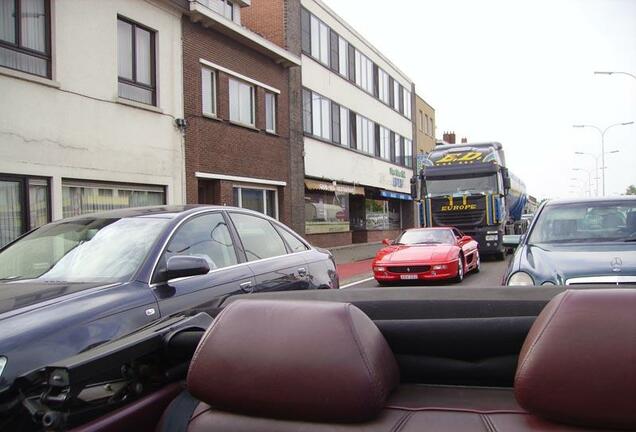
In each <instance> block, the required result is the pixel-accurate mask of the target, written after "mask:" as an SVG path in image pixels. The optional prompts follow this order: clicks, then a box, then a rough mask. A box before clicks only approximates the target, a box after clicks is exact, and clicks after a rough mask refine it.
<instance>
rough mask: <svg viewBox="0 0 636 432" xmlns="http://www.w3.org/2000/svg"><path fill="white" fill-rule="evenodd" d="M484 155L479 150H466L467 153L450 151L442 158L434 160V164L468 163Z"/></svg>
mask: <svg viewBox="0 0 636 432" xmlns="http://www.w3.org/2000/svg"><path fill="white" fill-rule="evenodd" d="M483 157H484V154H483V153H480V152H474V151H471V152H467V153H451V154H447V155H445V156H444V157H443V158H441V159H439V160H438V161H437V162H435V164H436V165H440V164H452V163H469V162H475V161H478V160H480V159H482V158H483Z"/></svg>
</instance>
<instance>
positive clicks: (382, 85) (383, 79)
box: [378, 69, 390, 104]
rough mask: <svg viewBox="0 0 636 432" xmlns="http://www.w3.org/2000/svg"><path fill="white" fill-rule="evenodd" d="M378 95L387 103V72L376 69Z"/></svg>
mask: <svg viewBox="0 0 636 432" xmlns="http://www.w3.org/2000/svg"><path fill="white" fill-rule="evenodd" d="M378 97H379V98H380V100H381V101H382V102H384V103H385V104H389V101H390V99H389V74H388V73H386V72H384V71H383V70H382V69H378Z"/></svg>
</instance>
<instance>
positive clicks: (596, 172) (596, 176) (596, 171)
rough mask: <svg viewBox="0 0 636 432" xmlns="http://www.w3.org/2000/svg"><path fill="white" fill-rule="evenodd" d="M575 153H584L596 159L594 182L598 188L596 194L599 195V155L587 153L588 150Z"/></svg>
mask: <svg viewBox="0 0 636 432" xmlns="http://www.w3.org/2000/svg"><path fill="white" fill-rule="evenodd" d="M574 154H576V155H583V156H590V157H591V158H592V159H594V174H595V177H594V184H595V185H596V187H595V189H596V196H598V181H599V176H598V155H596V154H594V153H586V152H578V151H577V152H574Z"/></svg>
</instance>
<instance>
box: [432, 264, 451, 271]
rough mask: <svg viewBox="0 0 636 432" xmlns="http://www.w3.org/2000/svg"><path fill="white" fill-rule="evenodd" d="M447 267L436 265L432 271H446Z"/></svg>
mask: <svg viewBox="0 0 636 432" xmlns="http://www.w3.org/2000/svg"><path fill="white" fill-rule="evenodd" d="M447 268H448V266H447V265H446V264H438V265H434V266H433V270H446V269H447Z"/></svg>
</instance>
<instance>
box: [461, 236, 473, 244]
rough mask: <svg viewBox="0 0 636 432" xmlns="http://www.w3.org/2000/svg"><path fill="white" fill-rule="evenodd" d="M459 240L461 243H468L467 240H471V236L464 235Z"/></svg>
mask: <svg viewBox="0 0 636 432" xmlns="http://www.w3.org/2000/svg"><path fill="white" fill-rule="evenodd" d="M461 241H462V243H468V242H469V241H473V238H472V237H471V236H468V235H465V236H464V237H462V238H461Z"/></svg>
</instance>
